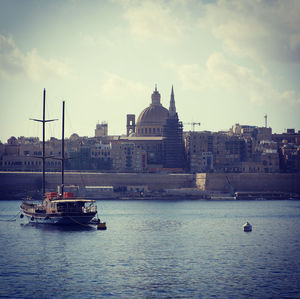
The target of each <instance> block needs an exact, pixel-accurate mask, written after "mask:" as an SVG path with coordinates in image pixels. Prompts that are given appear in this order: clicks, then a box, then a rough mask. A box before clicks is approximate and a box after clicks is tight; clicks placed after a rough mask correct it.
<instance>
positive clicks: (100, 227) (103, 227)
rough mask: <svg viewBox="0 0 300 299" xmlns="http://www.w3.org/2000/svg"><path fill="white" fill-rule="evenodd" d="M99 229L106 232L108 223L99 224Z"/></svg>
mask: <svg viewBox="0 0 300 299" xmlns="http://www.w3.org/2000/svg"><path fill="white" fill-rule="evenodd" d="M97 229H99V230H106V223H105V222H99V223H98V224H97Z"/></svg>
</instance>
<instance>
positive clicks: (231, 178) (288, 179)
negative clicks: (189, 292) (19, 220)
mask: <svg viewBox="0 0 300 299" xmlns="http://www.w3.org/2000/svg"><path fill="white" fill-rule="evenodd" d="M60 180H61V175H60V173H53V172H52V173H47V174H46V187H47V189H52V190H56V187H57V185H59V184H60ZM41 185H42V176H41V173H39V172H0V192H2V193H3V192H5V193H7V192H16V191H20V192H21V191H24V192H26V191H32V190H37V189H40V188H41ZM65 185H66V186H70V185H75V186H79V187H83V186H113V187H115V188H117V187H123V186H147V187H148V189H149V191H161V190H165V189H178V188H197V189H199V190H207V191H220V192H230V191H231V190H234V191H249V192H250V191H253V192H254V191H257V192H260V191H266V192H268V191H278V192H290V193H300V174H280V173H278V174H268V173H197V174H167V173H79V172H67V173H66V175H65Z"/></svg>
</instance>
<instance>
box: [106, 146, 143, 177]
mask: <svg viewBox="0 0 300 299" xmlns="http://www.w3.org/2000/svg"><path fill="white" fill-rule="evenodd" d="M146 155H147V154H146V151H145V150H143V149H141V148H138V147H137V145H136V144H135V143H130V142H122V141H114V142H112V148H111V156H112V165H113V170H115V171H120V172H123V171H125V172H143V171H145V170H146V169H147V159H146Z"/></svg>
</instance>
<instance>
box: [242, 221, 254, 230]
mask: <svg viewBox="0 0 300 299" xmlns="http://www.w3.org/2000/svg"><path fill="white" fill-rule="evenodd" d="M243 228H244V232H251V231H252V225H251V224H250V223H249V222H248V221H247V222H246V223H245V224H244V225H243Z"/></svg>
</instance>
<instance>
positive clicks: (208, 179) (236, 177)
mask: <svg viewBox="0 0 300 299" xmlns="http://www.w3.org/2000/svg"><path fill="white" fill-rule="evenodd" d="M196 186H197V188H198V189H201V190H211V191H212V190H214V191H221V192H224V191H225V192H230V191H231V190H234V191H252V192H255V191H257V192H268V191H278V192H289V193H300V173H291V174H286V173H197V174H196Z"/></svg>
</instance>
